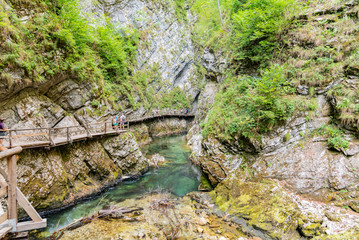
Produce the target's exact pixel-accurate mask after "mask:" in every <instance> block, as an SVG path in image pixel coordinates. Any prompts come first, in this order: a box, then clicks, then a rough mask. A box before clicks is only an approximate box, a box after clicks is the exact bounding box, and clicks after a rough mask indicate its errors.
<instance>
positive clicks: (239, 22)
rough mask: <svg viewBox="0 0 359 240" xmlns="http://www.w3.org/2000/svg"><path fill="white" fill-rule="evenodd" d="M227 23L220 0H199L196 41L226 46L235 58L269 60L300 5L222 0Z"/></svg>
mask: <svg viewBox="0 0 359 240" xmlns="http://www.w3.org/2000/svg"><path fill="white" fill-rule="evenodd" d="M220 5H221V12H222V15H223V19H224V24H223V25H222V24H221V21H220V17H219V10H218V6H217V1H206V0H196V1H195V3H194V5H193V7H192V9H193V10H194V11H195V12H197V15H198V21H197V24H196V25H195V28H194V36H195V38H196V41H197V42H199V43H200V44H201V45H204V46H210V47H211V48H213V49H215V50H217V49H220V50H222V51H223V50H225V51H227V52H229V53H230V55H231V58H232V59H233V58H234V59H236V60H240V61H242V60H250V61H251V62H255V63H260V64H262V65H264V64H266V63H267V61H268V60H269V59H270V58H271V57H272V56H273V53H276V52H277V50H279V35H280V34H281V33H282V32H283V31H284V30H286V29H287V28H288V26H289V24H290V16H291V14H292V13H293V12H295V11H296V10H297V9H298V4H297V2H296V1H295V0H241V1H236V0H220Z"/></svg>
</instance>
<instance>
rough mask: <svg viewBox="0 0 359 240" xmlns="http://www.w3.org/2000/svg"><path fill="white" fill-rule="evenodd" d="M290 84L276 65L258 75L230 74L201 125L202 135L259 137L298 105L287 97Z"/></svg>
mask: <svg viewBox="0 0 359 240" xmlns="http://www.w3.org/2000/svg"><path fill="white" fill-rule="evenodd" d="M289 83H290V82H289V81H288V80H287V79H286V78H285V75H284V67H283V66H278V65H274V66H271V67H270V68H268V69H266V70H264V71H263V72H262V75H261V77H260V78H253V77H233V76H229V77H228V78H227V80H226V81H225V83H224V85H223V88H222V90H221V91H220V92H219V93H218V94H217V96H216V101H215V104H214V106H213V108H212V110H211V111H210V112H209V115H208V120H207V122H206V123H205V124H203V125H202V126H203V127H204V129H203V134H204V135H205V136H207V135H209V134H211V135H215V136H217V137H218V138H220V139H223V140H230V139H232V138H237V137H245V138H249V139H259V138H260V135H261V133H265V132H267V131H269V130H271V129H272V127H273V126H275V125H277V124H279V123H280V122H281V121H285V120H286V119H288V118H289V117H291V116H292V115H293V113H294V111H295V110H296V109H298V107H299V106H300V105H299V104H297V103H298V100H297V99H296V97H294V96H292V97H290V96H288V95H291V94H292V93H293V88H292V87H291V86H290V84H289Z"/></svg>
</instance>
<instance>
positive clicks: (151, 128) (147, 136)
mask: <svg viewBox="0 0 359 240" xmlns="http://www.w3.org/2000/svg"><path fill="white" fill-rule="evenodd" d="M192 124H193V121H191V120H188V119H180V118H167V119H162V120H154V121H152V122H148V123H141V124H135V125H132V126H131V131H132V132H133V133H134V135H135V137H136V139H137V142H138V143H139V144H140V145H144V144H147V143H149V142H151V141H152V138H153V137H162V136H168V135H175V134H181V133H186V132H188V130H189V129H190V128H191V127H192Z"/></svg>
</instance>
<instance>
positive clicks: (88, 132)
mask: <svg viewBox="0 0 359 240" xmlns="http://www.w3.org/2000/svg"><path fill="white" fill-rule="evenodd" d="M85 129H86V133H87V137H88V138H92V135H91V132H90V129H89V125H88V124H87V123H86V126H85Z"/></svg>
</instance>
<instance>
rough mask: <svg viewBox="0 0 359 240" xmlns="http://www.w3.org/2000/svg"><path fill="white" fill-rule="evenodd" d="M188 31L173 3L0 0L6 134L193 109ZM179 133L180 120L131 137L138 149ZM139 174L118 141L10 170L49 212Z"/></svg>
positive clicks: (30, 155)
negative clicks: (154, 138) (120, 115)
mask: <svg viewBox="0 0 359 240" xmlns="http://www.w3.org/2000/svg"><path fill="white" fill-rule="evenodd" d="M188 14H189V15H188V16H190V13H189V12H188ZM190 24H191V23H190V22H189V21H188V20H187V11H186V10H184V6H178V5H177V4H176V3H175V2H174V1H168V2H161V3H159V2H157V1H125V2H124V1H73V0H58V1H47V0H43V1H42V0H39V1H21V2H19V1H12V0H6V1H4V0H1V1H0V39H1V41H0V62H1V63H0V85H1V86H0V88H1V90H0V91H1V94H0V100H1V103H0V116H1V117H4V118H5V126H6V127H7V128H11V129H23V128H36V127H41V128H52V127H63V126H83V125H84V124H86V123H91V122H99V121H109V120H110V119H111V117H112V115H115V114H118V113H119V112H124V113H125V114H126V117H127V119H129V118H136V117H141V116H143V115H145V114H151V113H152V110H153V109H154V108H156V109H161V111H163V112H167V111H173V110H174V109H179V108H185V107H186V108H192V105H193V102H194V101H195V98H196V96H197V95H198V93H199V90H200V86H199V81H198V78H197V74H198V73H197V68H196V66H195V64H196V61H197V60H196V59H195V54H194V47H193V44H192V40H191V38H190V36H191V33H190V30H189V28H188V26H189V25H190ZM188 128H189V125H188V123H187V121H185V120H180V119H173V120H165V121H163V122H152V123H149V124H147V125H141V126H140V127H138V126H133V129H132V130H133V132H134V133H135V136H136V137H137V140H138V141H139V142H140V143H144V142H148V140H149V139H150V138H151V137H152V136H160V135H165V134H172V133H180V132H184V131H187V130H188ZM82 130H84V129H82ZM144 132H146V133H148V134H147V135H146V134H145V135H144V134H143V133H144ZM146 169H147V161H146V159H145V158H144V157H143V156H142V155H141V152H140V151H139V150H138V146H137V142H136V139H135V138H134V137H133V135H132V134H131V133H126V134H121V135H120V136H118V137H110V138H105V139H96V138H94V139H93V140H91V141H85V142H80V143H76V144H71V145H68V146H63V147H56V148H52V149H50V150H44V149H36V150H25V151H24V152H23V153H22V155H21V156H20V161H19V170H18V172H19V185H20V188H21V189H23V190H24V193H25V194H26V196H27V197H29V199H30V201H31V202H32V203H33V204H34V206H35V207H36V208H37V209H43V210H49V209H55V208H58V207H62V206H64V205H68V204H72V203H73V202H75V201H76V200H78V199H80V198H83V197H87V196H89V195H92V194H94V193H97V192H98V191H100V190H101V189H103V188H105V187H107V186H110V185H113V184H115V183H116V182H117V181H119V180H121V178H122V177H128V176H138V175H140V174H141V173H143V172H144V171H146ZM29 184H30V185H31V186H32V187H31V188H27V186H28V185H29Z"/></svg>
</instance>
